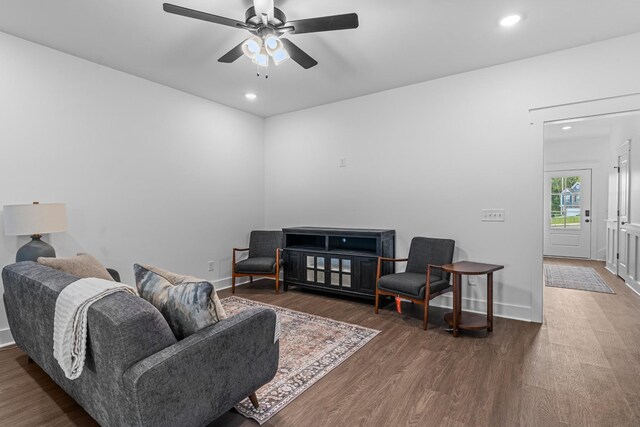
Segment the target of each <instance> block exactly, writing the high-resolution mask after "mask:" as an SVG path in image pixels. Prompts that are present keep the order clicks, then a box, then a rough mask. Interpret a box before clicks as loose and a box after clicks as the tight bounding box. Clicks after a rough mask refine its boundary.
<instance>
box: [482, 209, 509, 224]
mask: <svg viewBox="0 0 640 427" xmlns="http://www.w3.org/2000/svg"><path fill="white" fill-rule="evenodd" d="M480 220H481V221H483V222H504V209H482V211H480Z"/></svg>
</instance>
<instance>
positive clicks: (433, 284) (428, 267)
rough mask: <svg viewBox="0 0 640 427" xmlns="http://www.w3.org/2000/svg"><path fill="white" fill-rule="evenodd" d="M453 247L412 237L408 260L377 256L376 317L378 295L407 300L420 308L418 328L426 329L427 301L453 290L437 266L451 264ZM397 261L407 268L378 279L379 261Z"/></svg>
mask: <svg viewBox="0 0 640 427" xmlns="http://www.w3.org/2000/svg"><path fill="white" fill-rule="evenodd" d="M455 245H456V244H455V242H454V241H453V240H450V239H433V238H429V237H414V238H413V239H412V240H411V246H410V248H409V257H408V258H402V259H397V258H383V257H379V258H378V273H377V277H376V306H375V313H376V314H378V303H379V299H380V295H386V296H391V297H400V298H404V299H408V300H410V301H412V302H414V303H417V304H423V305H424V320H423V324H422V327H423V329H424V330H426V329H427V322H428V319H429V301H430V300H432V299H433V298H435V297H437V296H438V295H442V294H444V293H446V292H450V291H452V290H453V288H452V287H451V285H450V283H449V276H450V274H449V273H444V272H443V271H442V270H441V269H440V268H439V267H441V266H443V265H445V264H450V263H451V262H452V261H453V250H454V248H455ZM401 261H407V268H406V270H405V271H404V272H403V273H395V274H387V275H386V276H382V277H381V276H380V271H381V266H382V263H383V262H401Z"/></svg>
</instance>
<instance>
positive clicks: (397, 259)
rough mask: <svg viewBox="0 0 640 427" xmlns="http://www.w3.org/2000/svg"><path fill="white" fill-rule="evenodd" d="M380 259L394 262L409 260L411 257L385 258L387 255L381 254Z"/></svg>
mask: <svg viewBox="0 0 640 427" xmlns="http://www.w3.org/2000/svg"><path fill="white" fill-rule="evenodd" d="M378 259H379V260H380V261H393V262H404V261H409V258H385V257H381V256H379V257H378Z"/></svg>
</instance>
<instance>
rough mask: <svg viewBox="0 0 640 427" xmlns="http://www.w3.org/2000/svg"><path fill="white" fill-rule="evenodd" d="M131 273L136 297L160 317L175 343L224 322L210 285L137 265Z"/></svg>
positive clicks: (216, 297)
mask: <svg viewBox="0 0 640 427" xmlns="http://www.w3.org/2000/svg"><path fill="white" fill-rule="evenodd" d="M133 271H134V273H135V276H136V286H137V287H138V293H139V294H140V296H141V297H142V298H144V299H146V300H147V301H149V302H150V303H151V304H153V306H155V307H156V308H157V309H158V310H159V311H160V313H162V315H163V316H164V318H165V319H166V320H167V323H168V324H169V327H170V328H171V330H172V331H173V334H174V335H175V336H176V338H177V339H179V340H181V339H183V338H186V337H188V336H189V335H191V334H193V333H195V332H197V331H199V330H200V329H202V328H205V327H207V326H209V325H213V324H214V323H217V322H219V321H220V320H222V319H226V318H227V314H226V313H225V312H224V308H223V307H222V304H221V303H220V299H219V298H218V294H217V293H216V289H215V287H214V286H213V284H211V283H210V282H208V281H206V280H203V279H198V278H195V277H192V276H183V275H180V274H175V273H171V272H169V271H165V270H162V269H159V268H156V267H151V266H146V265H140V264H135V265H134V266H133Z"/></svg>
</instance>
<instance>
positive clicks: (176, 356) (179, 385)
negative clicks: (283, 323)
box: [123, 307, 279, 426]
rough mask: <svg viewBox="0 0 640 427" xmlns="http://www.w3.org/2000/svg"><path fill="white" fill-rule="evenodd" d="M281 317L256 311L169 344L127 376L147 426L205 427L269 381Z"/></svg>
mask: <svg viewBox="0 0 640 427" xmlns="http://www.w3.org/2000/svg"><path fill="white" fill-rule="evenodd" d="M275 328H276V314H275V312H274V311H273V310H272V309H269V308H262V307H257V308H251V309H248V310H245V311H243V312H241V313H238V314H236V315H235V316H232V317H230V318H228V319H225V320H222V321H220V322H218V323H216V324H215V325H212V326H210V327H207V328H205V329H202V330H200V331H198V332H197V333H195V334H193V335H191V336H189V337H187V338H185V339H183V340H182V341H179V342H177V343H176V344H174V345H172V346H169V347H167V348H165V349H163V350H161V351H159V352H158V353H156V354H153V355H151V356H149V357H147V358H146V359H143V360H141V361H140V362H138V363H136V364H135V365H133V366H132V367H131V368H130V369H129V370H128V371H127V372H125V373H124V378H123V382H124V388H125V391H126V394H127V396H128V400H129V401H130V402H131V403H132V405H133V407H134V412H135V413H136V414H137V417H138V420H136V422H135V424H138V425H143V426H161V425H162V426H164V425H166V426H175V425H205V424H207V423H209V422H211V421H213V420H214V419H216V418H217V417H219V416H220V415H222V414H223V413H224V412H226V411H228V410H229V409H231V408H232V407H233V406H234V405H235V404H236V403H238V402H239V401H241V400H242V399H244V398H245V397H247V396H249V395H250V394H251V393H253V392H255V391H256V390H257V389H258V388H260V387H261V386H262V385H264V384H266V383H267V382H269V381H270V380H271V379H272V378H273V377H274V376H275V374H276V372H277V369H278V357H279V342H275V343H274V342H273V341H274V333H275Z"/></svg>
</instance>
